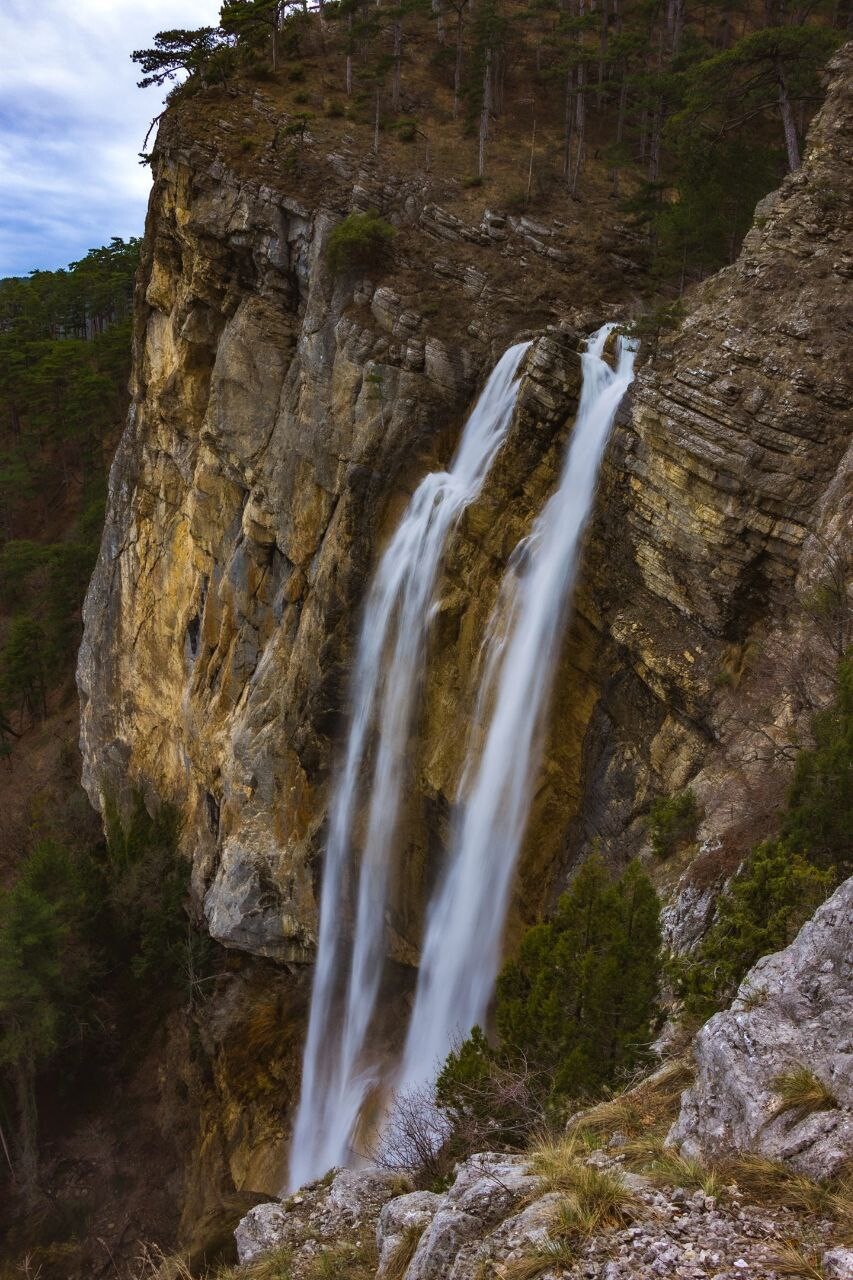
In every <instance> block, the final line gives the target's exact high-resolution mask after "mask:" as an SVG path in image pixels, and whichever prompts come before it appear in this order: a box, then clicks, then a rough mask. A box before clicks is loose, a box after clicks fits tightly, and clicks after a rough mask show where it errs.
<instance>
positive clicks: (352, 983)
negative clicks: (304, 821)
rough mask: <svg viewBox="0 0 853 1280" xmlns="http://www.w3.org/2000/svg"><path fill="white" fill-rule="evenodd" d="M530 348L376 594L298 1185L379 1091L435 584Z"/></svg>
mask: <svg viewBox="0 0 853 1280" xmlns="http://www.w3.org/2000/svg"><path fill="white" fill-rule="evenodd" d="M528 346H529V343H519V344H518V345H516V346H513V347H510V349H509V350H508V351H507V352H505V354H504V355H503V356H502V357H501V359H500V360H499V361H498V364H497V365H496V366H495V369H494V370H493V372H492V374H491V376H490V377H489V380H488V382H487V383H486V385H485V387H484V389H483V392H482V394H481V396H480V398H479V400H478V401H477V404H476V405H475V407H474V409H473V411H472V413H471V416H470V417H469V419H468V421H467V422H466V424H465V427H464V430H463V433H462V438H461V440H460V442H459V447H458V449H457V452H456V455H455V457H454V460H453V462H452V464H451V467H450V470H449V471H438V472H434V473H432V474H431V475H428V476H426V477H425V479H424V480H422V481H421V483H420V485H419V486H418V488H417V489H416V490H415V493H414V494H413V496H412V499H411V501H410V502H409V505H408V507H407V509H406V511H405V513H404V515H403V518H402V520H401V522H400V525H399V527H398V528H397V531H396V533H395V534H394V536H393V538H392V539H391V542H390V544H389V546H388V548H387V550H386V551H385V553H384V555H383V557H382V560H381V562H380V564H379V567H378V569H377V572H376V576H375V578H374V581H373V585H372V587H371V590H370V593H369V596H368V600H367V604H366V608H365V611H364V619H363V622H362V627H361V634H360V636H359V642H358V652H357V656H356V663H355V670H354V673H353V681H352V701H353V713H352V724H351V727H350V732H349V738H348V741H347V747H346V755H345V757H344V762H343V767H342V769H341V772H340V775H339V777H338V780H337V785H336V788H335V792H334V796H333V800H332V805H331V813H330V824H329V839H328V844H327V847H326V858H325V865H324V875H323V888H322V893H321V898H320V931H319V938H318V945H317V963H316V967H315V971H314V984H313V990H312V995H311V1013H310V1019H309V1024H308V1037H307V1040H306V1044H305V1055H304V1059H303V1067H302V1094H301V1097H300V1102H299V1110H298V1112H297V1116H296V1124H295V1128H294V1135H293V1143H292V1148H291V1157H290V1173H289V1183H290V1186H291V1188H294V1187H298V1186H301V1185H302V1184H303V1183H305V1182H308V1181H310V1180H311V1179H312V1178H316V1177H319V1176H320V1175H321V1174H323V1173H325V1172H326V1170H327V1169H330V1168H331V1167H332V1166H333V1165H341V1164H345V1163H346V1162H347V1159H348V1157H349V1155H350V1144H351V1139H352V1135H353V1131H354V1129H355V1126H356V1124H357V1121H358V1117H359V1113H360V1111H361V1109H362V1106H363V1104H364V1101H365V1098H366V1096H367V1094H368V1093H369V1091H370V1088H371V1086H372V1085H373V1083H374V1078H373V1075H372V1073H371V1071H370V1068H369V1065H368V1064H366V1063H365V1062H364V1061H363V1057H364V1049H365V1041H366V1037H367V1033H368V1030H369V1027H370V1023H371V1020H372V1018H373V1015H374V1012H375V1009H376V1001H377V996H378V993H379V986H380V980H381V974H382V967H383V964H382V962H383V956H384V932H385V911H386V902H387V893H388V879H389V871H390V865H391V861H392V844H393V840H394V836H395V833H396V829H397V821H398V816H399V808H400V794H401V788H402V783H403V780H404V769H405V760H406V747H407V741H408V735H409V731H410V728H411V723H412V716H413V712H414V706H415V700H416V695H417V691H418V688H419V685H420V679H421V676H422V672H423V665H424V658H425V648H426V638H427V633H428V629H429V623H430V619H431V604H432V598H433V594H434V590H435V583H436V578H437V576H438V570H439V566H440V563H441V557H442V553H443V550H444V545H445V541H446V538H447V534H448V532H449V530H450V529H451V527H452V526H453V525H455V524H456V522H457V521H458V520H459V517H460V515H461V514H462V512H463V511H464V509H465V508H466V507H467V506H468V505H469V504H470V503H471V502H472V501H473V500H474V499H475V498H476V497H477V495H478V494H479V493H480V491H481V489H482V487H483V483H484V481H485V479H486V476H487V475H488V472H489V469H490V467H491V465H492V463H493V462H494V459H495V456H496V454H497V452H498V450H499V448H500V446H501V444H502V443H503V441H504V439H505V437H506V433H507V430H508V429H509V424H510V421H511V418H512V412H513V409H514V407H515V400H516V395H517V388H518V383H517V380H516V374H517V373H518V368H519V365H520V363H521V359H522V357H523V355H524V353H525V351H526V350H527V347H528ZM371 751H372V754H373V768H372V774H371V777H370V779H369V790H368V792H367V795H368V797H369V801H368V808H367V823H366V835H365V839H364V847H363V849H362V853H361V866H360V872H359V876H358V888H357V892H356V903H355V923H354V928H353V934H352V944H351V951H350V950H349V948H348V947H347V946H346V942H345V936H344V916H345V904H346V902H347V901H348V897H349V891H350V887H351V879H352V876H353V828H354V823H355V819H356V814H357V810H358V802H359V798H360V794H361V786H362V784H363V782H364V778H363V772H364V768H365V764H366V762H367V759H368V754H369V752H371ZM341 1008H343V1012H341Z"/></svg>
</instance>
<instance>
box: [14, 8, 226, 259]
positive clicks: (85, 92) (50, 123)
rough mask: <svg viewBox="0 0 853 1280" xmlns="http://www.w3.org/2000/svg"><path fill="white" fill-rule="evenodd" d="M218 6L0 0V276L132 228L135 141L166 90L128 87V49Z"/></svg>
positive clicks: (138, 191) (142, 169) (137, 195)
mask: <svg viewBox="0 0 853 1280" xmlns="http://www.w3.org/2000/svg"><path fill="white" fill-rule="evenodd" d="M218 15H219V0H71V2H70V3H69V0H0V276H8V275H26V274H27V273H28V272H29V271H30V270H32V269H33V268H42V269H54V268H56V267H64V266H67V265H68V263H69V262H73V261H75V260H76V259H78V258H81V257H82V256H83V255H84V254H85V253H86V252H87V251H88V250H89V249H92V248H96V247H98V246H99V245H102V244H108V243H109V240H110V238H111V237H112V236H122V237H123V238H124V239H127V237H129V236H133V235H141V234H142V230H143V224H144V220H145V206H146V202H147V199H148V190H149V187H150V185H151V171H150V169H149V168H148V166H147V165H146V166H143V165H140V164H139V154H138V153H139V152H140V151H141V150H142V143H143V140H144V138H145V132H146V130H147V128H148V126H149V124H150V123H151V120H152V118H153V117H154V116H156V115H157V114H158V112H159V111H160V110H161V104H162V100H163V93H164V90H162V89H158V88H157V86H156V85H155V86H152V87H151V88H149V89H138V88H137V87H136V81H137V80H138V79H139V77H140V71H139V68H138V67H137V66H136V65H135V64H134V63H132V62H131V61H130V53H131V52H132V50H134V49H139V48H145V47H147V46H149V45H151V43H152V40H153V36H154V33H155V32H157V31H162V30H166V29H168V28H170V27H200V26H215V25H216V24H217V22H218ZM166 87H167V88H168V86H166ZM149 149H150V143H149Z"/></svg>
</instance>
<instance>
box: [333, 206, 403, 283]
mask: <svg viewBox="0 0 853 1280" xmlns="http://www.w3.org/2000/svg"><path fill="white" fill-rule="evenodd" d="M396 234H397V233H396V231H395V230H394V228H393V227H392V226H391V224H390V223H388V222H386V221H385V219H384V218H380V217H379V215H378V214H377V213H373V212H371V213H351V214H349V215H348V216H347V217H346V218H344V220H343V222H339V223H338V225H337V226H336V227H335V229H334V231H332V233H331V235H330V236H329V243H328V247H327V251H326V252H327V258H328V263H329V266H330V268H331V270H332V272H333V273H334V274H335V275H340V274H341V273H342V272H344V271H350V270H355V269H362V270H369V269H370V268H375V267H380V266H382V265H384V263H385V262H386V261H387V258H388V255H389V253H390V250H391V245H392V243H393V240H394V236H395V235H396Z"/></svg>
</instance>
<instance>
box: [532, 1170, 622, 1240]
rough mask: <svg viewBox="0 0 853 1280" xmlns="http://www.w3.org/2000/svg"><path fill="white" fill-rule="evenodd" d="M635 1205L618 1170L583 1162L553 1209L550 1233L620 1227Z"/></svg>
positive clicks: (567, 1235)
mask: <svg viewBox="0 0 853 1280" xmlns="http://www.w3.org/2000/svg"><path fill="white" fill-rule="evenodd" d="M636 1207H637V1200H636V1197H635V1196H634V1193H633V1192H632V1191H631V1190H630V1188H629V1187H628V1186H627V1184H626V1182H625V1179H624V1178H623V1177H622V1175H621V1174H620V1173H619V1172H618V1171H616V1170H613V1169H596V1168H595V1167H594V1166H592V1165H584V1164H582V1165H579V1166H578V1169H577V1173H576V1175H575V1179H574V1184H573V1186H572V1187H571V1188H570V1189H569V1193H568V1195H567V1196H566V1198H565V1200H562V1201H561V1202H560V1204H558V1205H557V1207H556V1209H555V1210H554V1218H553V1221H552V1223H551V1234H552V1235H553V1236H554V1237H556V1238H557V1239H561V1240H566V1239H573V1238H576V1237H578V1236H592V1235H596V1234H598V1233H599V1232H601V1231H606V1230H608V1229H609V1228H611V1227H623V1226H625V1224H626V1223H627V1222H630V1221H631V1219H632V1218H633V1217H634V1213H635V1210H636Z"/></svg>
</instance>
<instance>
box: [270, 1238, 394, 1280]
mask: <svg viewBox="0 0 853 1280" xmlns="http://www.w3.org/2000/svg"><path fill="white" fill-rule="evenodd" d="M377 1261H378V1259H377V1256H376V1250H375V1248H374V1247H373V1245H372V1244H337V1245H333V1246H332V1247H331V1248H328V1249H323V1250H322V1252H321V1253H318V1254H317V1256H316V1258H312V1259H311V1261H310V1262H309V1264H308V1266H307V1268H306V1270H305V1272H304V1277H305V1280H373V1276H374V1274H375V1272H376V1265H377ZM251 1280H277V1278H276V1277H273V1276H270V1277H269V1278H268V1277H267V1276H259V1277H257V1278H256V1277H255V1276H251ZM282 1280H289V1276H287V1275H285V1276H282Z"/></svg>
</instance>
